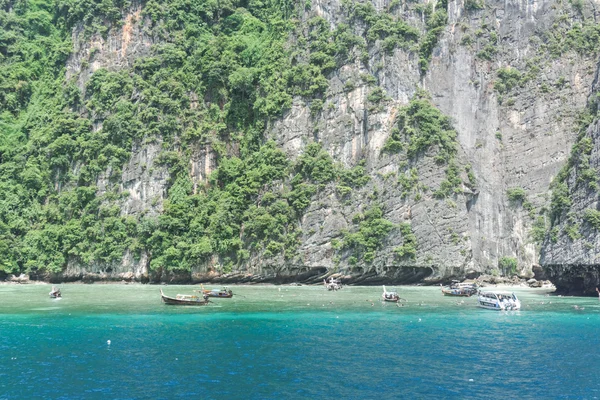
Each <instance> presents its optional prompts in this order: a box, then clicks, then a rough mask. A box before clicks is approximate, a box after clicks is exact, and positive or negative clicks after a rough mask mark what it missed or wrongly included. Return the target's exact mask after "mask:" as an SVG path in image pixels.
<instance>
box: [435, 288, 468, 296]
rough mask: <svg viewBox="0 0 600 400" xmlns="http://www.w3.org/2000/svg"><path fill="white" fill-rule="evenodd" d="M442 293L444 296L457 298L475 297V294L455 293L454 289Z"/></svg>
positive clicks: (444, 290) (443, 290)
mask: <svg viewBox="0 0 600 400" xmlns="http://www.w3.org/2000/svg"><path fill="white" fill-rule="evenodd" d="M442 293H444V296H455V297H471V296H473V293H471V292H463V291H455V290H452V289H442Z"/></svg>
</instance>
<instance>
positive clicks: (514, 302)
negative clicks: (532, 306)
mask: <svg viewBox="0 0 600 400" xmlns="http://www.w3.org/2000/svg"><path fill="white" fill-rule="evenodd" d="M477 304H478V305H479V307H482V308H487V309H489V310H520V309H521V301H519V299H518V298H517V296H516V295H515V294H514V293H503V292H480V293H479V296H477Z"/></svg>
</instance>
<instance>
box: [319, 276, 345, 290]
mask: <svg viewBox="0 0 600 400" xmlns="http://www.w3.org/2000/svg"><path fill="white" fill-rule="evenodd" d="M323 285H325V288H326V289H327V290H340V289H341V288H342V287H343V286H342V281H340V280H339V279H335V278H334V277H331V278H329V281H327V280H326V279H323Z"/></svg>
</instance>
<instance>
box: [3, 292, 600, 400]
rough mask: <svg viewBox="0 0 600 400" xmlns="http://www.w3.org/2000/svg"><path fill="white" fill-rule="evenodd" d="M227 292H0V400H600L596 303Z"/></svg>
mask: <svg viewBox="0 0 600 400" xmlns="http://www.w3.org/2000/svg"><path fill="white" fill-rule="evenodd" d="M162 288H163V290H164V291H165V294H167V295H175V294H177V293H192V292H191V290H192V289H194V287H190V286H162ZM231 288H232V289H233V291H234V293H235V294H236V295H235V296H234V298H233V299H214V303H213V304H212V305H210V306H207V307H178V306H167V305H164V304H162V303H161V302H160V294H159V289H160V287H158V286H148V285H75V284H73V285H62V286H61V289H62V293H63V296H64V297H63V299H61V300H52V299H50V298H49V297H48V296H47V294H48V292H49V291H50V286H49V285H3V286H0V300H1V301H0V399H33V398H39V399H94V398H102V399H106V398H109V399H142V398H144V399H146V398H147V399H176V398H187V397H190V396H194V397H195V398H203V399H220V398H233V399H238V398H239V399H272V398H278V399H281V398H286V399H287V398H319V399H322V398H348V399H355V398H356V399H358V398H360V399H388V398H389V399H391V398H432V397H436V398H466V397H469V398H481V399H492V398H514V399H517V398H518V399H524V398H544V399H548V398H556V399H559V398H560V399H593V398H597V397H600V379H598V377H599V373H598V371H600V350H599V346H598V344H599V343H598V337H599V333H600V330H599V326H600V302H599V301H598V299H597V298H576V297H556V296H548V295H547V290H543V289H535V290H533V289H511V290H514V291H515V292H516V293H517V295H519V297H520V298H521V300H522V303H523V310H522V311H519V312H497V311H490V310H483V309H479V308H477V307H476V306H475V298H467V299H462V300H464V303H461V302H460V301H461V300H460V299H459V300H457V299H456V298H450V297H444V296H442V295H441V293H440V291H439V288H430V287H396V288H395V289H397V290H398V292H399V293H400V296H401V297H402V298H404V299H406V301H405V302H404V304H405V306H404V307H396V306H395V305H394V304H391V303H386V304H381V303H380V302H379V301H378V297H379V295H380V292H381V289H380V288H379V287H345V288H344V289H343V290H341V291H338V292H327V291H325V290H324V289H323V288H322V287H320V286H319V287H306V286H303V287H288V286H280V287H278V286H232V287H231ZM576 305H577V307H578V308H579V309H576V308H575V306H576ZM581 308H583V310H582V309H581ZM109 340H110V344H109V343H108V341H109Z"/></svg>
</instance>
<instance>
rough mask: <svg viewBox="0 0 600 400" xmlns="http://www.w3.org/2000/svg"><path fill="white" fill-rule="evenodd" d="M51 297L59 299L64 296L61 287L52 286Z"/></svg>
mask: <svg viewBox="0 0 600 400" xmlns="http://www.w3.org/2000/svg"><path fill="white" fill-rule="evenodd" d="M49 294H50V298H52V299H58V298H61V297H62V293H61V292H60V288H57V287H55V286H52V290H51V291H50V293H49Z"/></svg>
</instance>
